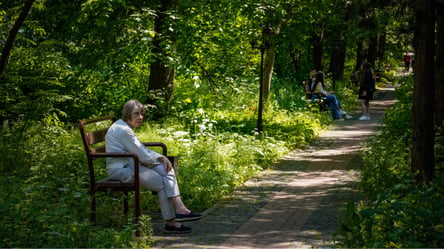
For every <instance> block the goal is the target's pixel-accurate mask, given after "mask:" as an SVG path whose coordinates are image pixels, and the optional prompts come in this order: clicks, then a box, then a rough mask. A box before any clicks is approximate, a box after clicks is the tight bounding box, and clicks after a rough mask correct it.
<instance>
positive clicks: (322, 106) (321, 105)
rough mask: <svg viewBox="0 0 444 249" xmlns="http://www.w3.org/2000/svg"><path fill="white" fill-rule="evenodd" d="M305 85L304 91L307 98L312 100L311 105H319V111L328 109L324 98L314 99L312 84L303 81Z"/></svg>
mask: <svg viewBox="0 0 444 249" xmlns="http://www.w3.org/2000/svg"><path fill="white" fill-rule="evenodd" d="M303 87H304V93H305V99H306V100H309V101H310V107H311V106H317V108H318V109H319V111H326V110H327V109H326V108H325V103H324V99H322V98H321V99H312V94H313V93H312V92H311V91H310V86H309V85H308V82H306V81H304V82H303Z"/></svg>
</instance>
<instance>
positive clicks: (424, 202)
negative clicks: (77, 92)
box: [339, 78, 444, 248]
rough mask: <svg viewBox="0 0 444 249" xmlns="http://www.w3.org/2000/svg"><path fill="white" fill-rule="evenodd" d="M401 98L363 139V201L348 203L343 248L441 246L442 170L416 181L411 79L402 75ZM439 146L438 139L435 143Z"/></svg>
mask: <svg viewBox="0 0 444 249" xmlns="http://www.w3.org/2000/svg"><path fill="white" fill-rule="evenodd" d="M397 83H399V85H400V87H399V88H398V89H397V91H396V96H397V98H398V100H399V102H397V103H396V104H395V105H394V106H393V107H392V108H390V109H389V110H387V111H386V115H385V117H384V125H383V126H382V127H381V128H380V130H379V132H378V133H377V135H376V136H375V137H373V138H371V139H370V140H369V141H368V143H367V149H366V150H365V151H364V152H363V158H364V168H363V170H362V179H361V182H360V184H359V189H360V190H361V193H362V196H363V198H362V199H363V200H362V201H360V202H359V203H354V202H353V201H350V202H349V203H348V206H347V211H346V216H345V217H344V219H343V221H342V224H341V229H340V232H339V234H340V235H341V236H340V237H341V238H342V239H341V243H340V245H341V246H344V247H361V248H362V247H369V248H378V247H396V248H418V247H423V248H436V247H442V246H443V245H444V230H443V226H444V224H443V222H442V221H443V218H444V213H443V212H442V208H441V206H442V205H443V204H444V196H443V194H442V193H443V190H444V189H443V187H444V185H443V181H442V177H443V175H442V172H441V171H440V173H439V174H438V177H437V178H436V179H435V180H434V181H433V182H432V183H430V184H428V185H425V186H418V185H416V184H414V176H413V174H412V173H411V170H410V156H411V155H410V149H409V148H411V138H410V136H411V135H410V134H411V119H412V116H411V103H412V93H413V91H412V89H413V82H412V79H411V78H404V79H401V80H400V81H399V82H397ZM437 145H438V146H439V143H437Z"/></svg>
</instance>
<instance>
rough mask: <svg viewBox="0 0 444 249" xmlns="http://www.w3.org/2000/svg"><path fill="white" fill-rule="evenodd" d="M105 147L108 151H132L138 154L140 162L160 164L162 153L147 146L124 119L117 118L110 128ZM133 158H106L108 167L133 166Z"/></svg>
mask: <svg viewBox="0 0 444 249" xmlns="http://www.w3.org/2000/svg"><path fill="white" fill-rule="evenodd" d="M105 147H106V151H107V152H130V153H134V154H136V155H137V157H138V158H139V162H140V163H141V164H144V165H145V166H148V167H153V166H155V165H158V164H160V162H159V161H158V160H157V159H158V158H159V157H161V156H162V155H161V154H159V153H157V152H155V151H153V150H150V149H148V148H146V147H145V146H144V145H143V144H142V143H141V142H140V140H139V139H138V138H137V136H136V134H135V133H134V131H133V129H131V127H129V125H128V124H127V123H126V122H125V121H123V120H122V119H119V120H117V121H116V122H114V124H112V125H111V127H110V128H109V129H108V132H107V133H106V136H105ZM133 164H134V161H133V158H130V157H129V158H127V157H120V158H119V157H108V158H107V159H106V168H107V169H118V168H124V167H128V166H133Z"/></svg>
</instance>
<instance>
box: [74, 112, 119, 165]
mask: <svg viewBox="0 0 444 249" xmlns="http://www.w3.org/2000/svg"><path fill="white" fill-rule="evenodd" d="M102 121H104V122H105V121H107V122H108V121H109V122H110V124H112V123H114V121H115V118H114V116H106V117H101V118H97V119H92V120H82V121H80V125H79V128H80V130H81V134H82V140H83V145H84V146H85V151H86V153H87V155H88V156H90V155H91V153H106V149H105V144H104V142H105V136H106V132H107V131H108V129H109V126H108V127H105V128H98V129H95V130H92V131H86V126H87V125H89V124H96V123H99V122H102ZM94 145H97V146H94Z"/></svg>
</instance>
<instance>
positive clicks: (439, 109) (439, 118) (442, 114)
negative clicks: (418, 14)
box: [435, 3, 444, 126]
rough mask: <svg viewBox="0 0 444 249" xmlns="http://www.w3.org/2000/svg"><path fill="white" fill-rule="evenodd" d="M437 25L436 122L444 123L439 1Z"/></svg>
mask: <svg viewBox="0 0 444 249" xmlns="http://www.w3.org/2000/svg"><path fill="white" fill-rule="evenodd" d="M436 16H437V27H436V44H439V45H438V46H436V62H435V63H436V64H435V69H436V74H435V77H436V78H435V83H436V86H435V91H436V93H435V97H436V105H435V124H436V125H437V126H443V125H444V123H443V122H444V98H443V97H442V96H444V70H442V69H443V68H444V46H443V44H444V3H439V4H438V8H437V15H436Z"/></svg>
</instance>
